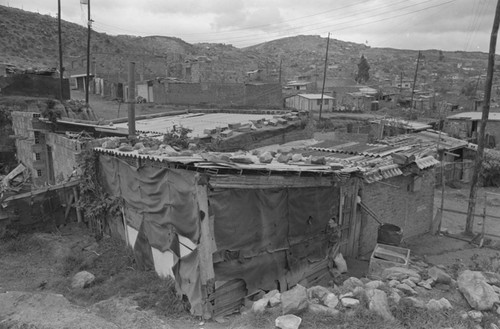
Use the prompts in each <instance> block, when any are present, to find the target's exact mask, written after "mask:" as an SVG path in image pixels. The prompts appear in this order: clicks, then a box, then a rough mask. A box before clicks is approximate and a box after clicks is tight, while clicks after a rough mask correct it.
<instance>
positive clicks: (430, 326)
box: [391, 304, 474, 329]
mask: <svg viewBox="0 0 500 329" xmlns="http://www.w3.org/2000/svg"><path fill="white" fill-rule="evenodd" d="M391 311H392V314H393V315H394V317H395V318H396V319H397V320H398V321H399V322H400V324H401V327H402V328H411V329H420V328H421V329H424V328H425V329H434V328H435V329H438V328H473V327H474V322H473V321H472V320H471V319H469V318H467V319H465V320H464V319H462V318H461V317H460V313H459V312H458V311H457V310H442V311H439V312H433V311H429V310H427V309H422V308H416V307H413V306H410V305H407V304H400V305H398V306H396V307H394V308H393V309H392V310H391Z"/></svg>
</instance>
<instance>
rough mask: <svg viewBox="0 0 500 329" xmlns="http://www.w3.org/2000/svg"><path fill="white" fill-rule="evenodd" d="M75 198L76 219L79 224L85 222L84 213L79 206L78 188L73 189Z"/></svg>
mask: <svg viewBox="0 0 500 329" xmlns="http://www.w3.org/2000/svg"><path fill="white" fill-rule="evenodd" d="M73 196H74V198H75V200H74V205H75V209H76V218H77V221H78V223H81V222H82V221H83V220H82V211H81V210H80V207H79V206H78V191H77V190H76V186H75V187H73Z"/></svg>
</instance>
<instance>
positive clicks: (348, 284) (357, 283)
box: [342, 276, 365, 291]
mask: <svg viewBox="0 0 500 329" xmlns="http://www.w3.org/2000/svg"><path fill="white" fill-rule="evenodd" d="M364 285H365V284H364V283H363V281H361V280H360V279H358V278H355V277H353V276H352V277H350V278H348V279H347V280H345V281H344V283H343V284H342V286H343V287H344V288H345V289H347V290H349V291H352V290H354V288H356V287H364Z"/></svg>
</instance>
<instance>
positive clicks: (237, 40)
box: [95, 0, 456, 45]
mask: <svg viewBox="0 0 500 329" xmlns="http://www.w3.org/2000/svg"><path fill="white" fill-rule="evenodd" d="M431 1H432V2H434V3H435V0H426V1H423V2H419V3H417V4H412V5H407V6H404V7H399V8H394V5H396V4H400V3H404V2H406V1H396V2H393V3H391V4H389V5H387V4H386V5H385V6H378V8H375V9H373V10H366V8H365V9H364V10H360V12H367V11H368V12H370V14H371V15H370V16H369V17H361V18H360V19H358V20H356V23H354V24H353V23H352V21H353V20H351V21H346V20H347V18H349V17H354V18H355V17H359V13H355V14H350V15H343V16H342V18H341V19H343V21H341V22H338V23H333V24H332V23H331V21H332V20H334V18H336V16H327V17H325V18H324V19H322V20H320V21H319V23H318V22H314V23H310V24H302V25H298V26H293V27H292V28H291V29H290V28H289V27H287V28H276V29H274V31H271V32H268V34H275V35H276V37H284V36H287V35H290V34H297V32H295V31H300V33H305V32H311V31H318V30H322V32H325V31H332V28H333V32H336V31H342V30H346V29H353V28H357V27H359V26H364V25H369V24H374V23H377V22H381V21H386V20H390V19H394V18H399V17H402V16H407V15H411V14H414V13H417V12H421V11H424V10H429V9H432V8H436V7H440V6H443V5H446V4H449V3H451V2H454V1H456V0H450V1H446V2H442V3H438V4H434V5H430V6H426V7H424V8H420V9H416V10H413V11H409V12H403V13H400V14H397V15H390V16H388V17H384V15H386V14H391V13H394V12H397V11H402V10H404V9H408V8H411V7H415V6H420V5H422V4H425V3H428V2H431ZM406 3H407V2H406ZM357 4H359V3H356V4H351V5H350V7H354V6H355V5H357ZM389 7H390V8H391V10H390V11H381V9H383V8H389ZM369 9H370V8H369ZM337 10H339V9H338V8H337V9H331V10H329V11H328V12H335V11H337ZM374 12H377V14H376V15H373V13H374ZM322 14H324V13H315V14H312V15H307V16H303V17H296V18H294V19H290V20H286V21H283V22H282V23H280V24H284V23H287V22H289V21H292V20H299V19H303V18H307V17H311V16H313V15H322ZM377 17H380V18H379V19H376V20H374V21H366V20H369V19H373V18H377ZM360 20H362V21H363V20H364V21H365V22H362V23H359V21H360ZM95 24H96V26H98V27H100V29H101V30H108V31H109V30H114V31H116V30H121V31H124V30H125V29H121V28H118V27H111V25H108V24H105V23H102V22H95ZM346 24H349V25H346ZM258 26H259V25H257V26H256V27H258ZM260 26H273V24H266V25H260ZM307 27H311V28H310V29H306V30H301V29H303V28H307ZM248 28H249V27H245V28H240V29H236V30H230V31H224V32H211V33H209V32H206V33H200V35H208V36H210V35H214V38H215V37H217V38H219V39H210V38H205V39H204V40H201V39H195V40H190V42H193V43H195V42H209V43H210V42H220V41H221V39H220V34H221V33H234V32H236V31H242V30H245V29H248ZM136 32H137V31H136ZM186 35H197V34H186ZM268 39H269V37H268ZM252 41H253V42H258V41H261V42H262V38H261V37H256V36H255V33H252V34H239V35H238V36H234V37H230V36H228V37H225V38H224V42H232V43H234V44H238V45H240V44H241V45H243V44H248V43H251V42H252Z"/></svg>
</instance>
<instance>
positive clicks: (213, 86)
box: [154, 82, 283, 108]
mask: <svg viewBox="0 0 500 329" xmlns="http://www.w3.org/2000/svg"><path fill="white" fill-rule="evenodd" d="M164 88H165V95H164V92H163V90H162V89H161V87H160V86H157V87H154V98H155V102H156V103H168V104H185V105H197V104H207V105H219V106H252V107H278V108H281V107H282V105H283V104H282V92H281V87H280V85H279V84H262V85H260V84H243V83H214V82H202V83H168V82H166V83H165V87H164ZM157 95H158V96H157Z"/></svg>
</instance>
